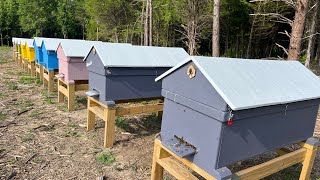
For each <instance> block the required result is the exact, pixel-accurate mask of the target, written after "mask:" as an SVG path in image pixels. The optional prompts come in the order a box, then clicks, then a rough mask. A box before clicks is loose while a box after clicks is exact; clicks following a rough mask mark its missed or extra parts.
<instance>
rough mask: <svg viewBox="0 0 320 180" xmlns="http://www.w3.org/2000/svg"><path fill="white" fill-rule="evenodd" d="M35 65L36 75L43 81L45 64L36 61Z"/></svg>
mask: <svg viewBox="0 0 320 180" xmlns="http://www.w3.org/2000/svg"><path fill="white" fill-rule="evenodd" d="M34 67H35V76H37V77H38V78H40V80H41V81H43V66H41V65H40V64H39V63H37V62H35V63H34Z"/></svg>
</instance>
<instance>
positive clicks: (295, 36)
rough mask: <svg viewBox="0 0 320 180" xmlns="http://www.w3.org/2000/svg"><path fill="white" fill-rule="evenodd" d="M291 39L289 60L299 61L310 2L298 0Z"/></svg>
mask: <svg viewBox="0 0 320 180" xmlns="http://www.w3.org/2000/svg"><path fill="white" fill-rule="evenodd" d="M296 4H297V5H296V12H295V17H294V21H293V26H292V32H291V37H290V45H289V51H288V60H293V61H294V60H299V55H300V49H301V41H302V34H303V30H304V24H305V20H306V15H307V11H308V0H298V1H297V3H296Z"/></svg>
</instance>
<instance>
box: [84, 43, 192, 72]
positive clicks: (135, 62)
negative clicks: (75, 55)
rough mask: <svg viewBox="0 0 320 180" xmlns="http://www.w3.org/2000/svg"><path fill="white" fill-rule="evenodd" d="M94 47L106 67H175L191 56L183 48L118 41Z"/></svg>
mask: <svg viewBox="0 0 320 180" xmlns="http://www.w3.org/2000/svg"><path fill="white" fill-rule="evenodd" d="M94 47H95V49H96V51H97V54H98V55H99V56H100V58H101V60H102V62H103V64H104V66H106V67H173V66H174V65H176V64H177V63H179V62H181V60H184V59H186V58H187V57H189V55H188V53H187V52H186V51H185V50H184V49H183V48H171V47H154V46H132V45H129V44H117V43H99V44H95V45H94ZM85 59H86V58H85Z"/></svg>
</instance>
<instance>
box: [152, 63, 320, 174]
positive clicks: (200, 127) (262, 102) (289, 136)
mask: <svg viewBox="0 0 320 180" xmlns="http://www.w3.org/2000/svg"><path fill="white" fill-rule="evenodd" d="M160 80H162V95H163V96H164V97H165V101H164V113H163V119H162V126H161V140H162V144H163V145H165V146H166V147H167V148H169V149H171V150H172V151H173V152H175V153H176V154H177V155H179V156H180V157H184V158H187V159H188V160H189V161H191V162H193V163H194V164H196V165H198V166H199V167H200V168H202V169H203V170H205V171H207V172H208V173H210V174H211V175H212V176H214V177H217V178H218V177H219V176H220V175H219V173H221V172H222V171H224V172H226V171H228V169H227V168H226V166H228V165H230V164H232V163H235V162H237V161H242V160H245V159H248V158H250V157H253V156H255V155H258V154H261V153H264V152H268V151H272V150H276V149H278V148H281V147H285V146H287V145H291V144H293V143H297V142H300V141H303V140H306V139H308V138H309V137H312V136H313V131H314V126H315V121H316V116H317V112H318V107H319V102H320V100H319V98H320V91H319V89H320V81H319V78H318V77H317V76H315V75H314V74H313V73H312V72H311V71H309V70H308V69H307V68H305V67H304V66H303V65H302V64H301V63H300V62H293V61H269V60H243V59H226V58H209V57H192V58H189V59H187V60H186V61H184V62H182V63H180V64H179V65H177V66H175V67H174V68H172V69H170V70H169V71H167V72H166V73H164V74H163V75H161V76H160V77H159V78H157V79H156V81H160Z"/></svg>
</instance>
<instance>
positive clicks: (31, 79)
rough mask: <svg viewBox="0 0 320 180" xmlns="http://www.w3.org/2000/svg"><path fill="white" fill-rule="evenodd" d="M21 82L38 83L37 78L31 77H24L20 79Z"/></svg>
mask: <svg viewBox="0 0 320 180" xmlns="http://www.w3.org/2000/svg"><path fill="white" fill-rule="evenodd" d="M19 82H20V83H21V84H32V83H35V82H36V78H34V77H30V76H22V77H20V80H19Z"/></svg>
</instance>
